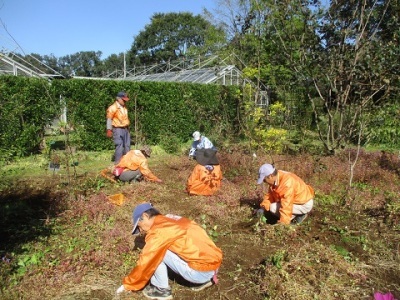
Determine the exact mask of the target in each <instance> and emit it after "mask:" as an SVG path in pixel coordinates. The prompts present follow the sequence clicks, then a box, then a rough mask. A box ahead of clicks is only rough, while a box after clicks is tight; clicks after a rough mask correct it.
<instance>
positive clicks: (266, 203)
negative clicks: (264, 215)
mask: <svg viewBox="0 0 400 300" xmlns="http://www.w3.org/2000/svg"><path fill="white" fill-rule="evenodd" d="M270 206H271V201H270V194H269V191H268V192H267V193H266V194H265V195H264V198H263V201H261V203H260V207H264V209H265V210H266V211H269V208H270Z"/></svg>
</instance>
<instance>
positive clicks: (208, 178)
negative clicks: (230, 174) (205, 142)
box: [186, 149, 222, 196]
mask: <svg viewBox="0 0 400 300" xmlns="http://www.w3.org/2000/svg"><path fill="white" fill-rule="evenodd" d="M196 152H197V155H196V161H197V163H198V164H197V165H196V166H195V167H194V169H193V171H192V174H190V176H189V178H188V180H187V183H186V191H187V192H188V193H189V195H204V196H210V195H213V194H214V193H215V192H216V191H217V190H219V188H220V187H221V180H222V172H221V167H220V165H219V161H218V158H217V156H216V151H214V150H212V149H199V150H197V151H196Z"/></svg>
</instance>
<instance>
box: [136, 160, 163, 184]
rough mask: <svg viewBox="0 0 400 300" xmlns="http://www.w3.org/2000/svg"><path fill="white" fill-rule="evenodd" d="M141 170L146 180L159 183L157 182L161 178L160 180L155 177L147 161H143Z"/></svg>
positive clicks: (140, 166)
mask: <svg viewBox="0 0 400 300" xmlns="http://www.w3.org/2000/svg"><path fill="white" fill-rule="evenodd" d="M139 170H140V172H141V173H142V174H143V176H144V177H145V178H146V179H148V180H150V181H157V180H159V178H158V177H157V176H156V175H154V174H153V173H152V172H151V171H150V169H149V166H148V164H147V160H143V161H142V162H141V163H140V165H139Z"/></svg>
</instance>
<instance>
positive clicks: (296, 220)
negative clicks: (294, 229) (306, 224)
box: [291, 214, 308, 225]
mask: <svg viewBox="0 0 400 300" xmlns="http://www.w3.org/2000/svg"><path fill="white" fill-rule="evenodd" d="M307 216H308V214H304V215H296V216H295V217H294V218H293V220H292V222H291V223H292V224H297V225H299V224H301V223H303V221H304V220H305V219H307Z"/></svg>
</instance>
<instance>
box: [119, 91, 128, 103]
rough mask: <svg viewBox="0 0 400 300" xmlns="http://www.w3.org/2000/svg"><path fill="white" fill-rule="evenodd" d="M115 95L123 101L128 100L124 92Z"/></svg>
mask: <svg viewBox="0 0 400 300" xmlns="http://www.w3.org/2000/svg"><path fill="white" fill-rule="evenodd" d="M117 97H118V98H121V99H122V100H124V101H128V100H129V98H128V94H127V93H125V92H119V93H118V94H117Z"/></svg>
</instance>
